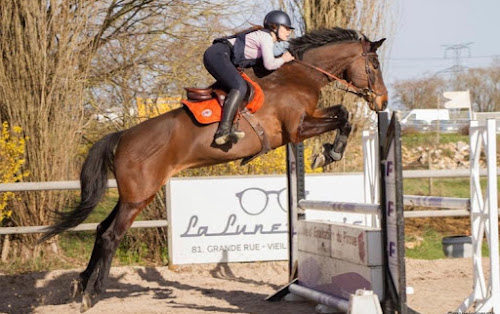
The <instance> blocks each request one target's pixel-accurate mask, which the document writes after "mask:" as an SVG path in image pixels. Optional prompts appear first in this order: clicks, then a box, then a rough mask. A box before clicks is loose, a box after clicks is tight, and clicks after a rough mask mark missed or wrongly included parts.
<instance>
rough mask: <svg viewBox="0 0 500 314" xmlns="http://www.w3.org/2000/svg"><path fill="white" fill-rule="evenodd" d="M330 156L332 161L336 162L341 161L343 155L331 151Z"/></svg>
mask: <svg viewBox="0 0 500 314" xmlns="http://www.w3.org/2000/svg"><path fill="white" fill-rule="evenodd" d="M329 155H330V157H332V159H333V160H334V161H339V160H341V159H342V153H337V152H334V151H333V150H331V151H330V153H329Z"/></svg>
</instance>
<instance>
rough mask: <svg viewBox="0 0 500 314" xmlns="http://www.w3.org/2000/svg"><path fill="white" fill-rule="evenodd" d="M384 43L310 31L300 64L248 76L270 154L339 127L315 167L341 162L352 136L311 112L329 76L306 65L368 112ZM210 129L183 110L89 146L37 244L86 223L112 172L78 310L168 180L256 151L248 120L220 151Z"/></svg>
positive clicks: (332, 110)
mask: <svg viewBox="0 0 500 314" xmlns="http://www.w3.org/2000/svg"><path fill="white" fill-rule="evenodd" d="M383 41H384V39H382V40H380V41H378V42H371V41H369V40H368V39H367V38H366V37H365V36H364V35H363V34H361V33H359V32H356V31H353V30H345V29H340V28H334V29H327V30H319V31H314V32H311V33H309V34H306V35H305V36H302V37H299V38H296V39H294V40H292V41H291V48H290V50H291V52H292V53H293V54H294V56H295V57H296V58H297V59H299V60H301V61H302V62H304V63H306V64H304V63H299V62H290V63H287V64H285V65H283V66H282V67H281V68H279V69H278V70H276V71H274V72H272V73H266V74H267V75H265V76H264V75H262V74H260V73H259V72H258V71H251V70H250V71H248V72H249V73H248V74H249V75H250V76H251V77H252V78H253V79H254V80H255V81H256V82H257V83H258V84H259V85H260V86H261V87H262V89H263V91H264V95H265V103H264V105H263V106H262V108H261V109H260V110H259V111H258V112H256V113H255V114H254V116H255V117H256V118H257V119H258V121H259V122H260V124H261V125H262V126H263V128H264V129H265V132H266V134H267V137H268V140H269V144H270V146H271V148H272V149H274V148H277V147H279V146H282V145H284V144H287V143H289V142H294V143H298V142H301V141H302V140H304V139H306V138H310V137H312V136H316V135H319V134H322V133H324V132H327V131H331V130H335V129H339V130H340V131H339V132H337V138H336V140H335V141H334V143H333V144H327V145H326V146H325V148H327V149H326V150H325V152H324V156H323V157H324V158H323V159H322V161H321V162H320V164H323V163H328V162H332V161H333V160H338V159H340V158H341V157H342V153H343V151H344V149H345V144H346V141H347V136H348V135H349V132H350V130H351V126H350V125H349V123H348V112H347V110H346V109H345V108H344V107H343V106H342V105H336V106H332V107H329V108H325V109H317V108H316V105H317V102H318V98H319V96H320V90H321V88H322V87H324V86H325V85H327V84H328V83H329V82H330V81H331V78H330V77H329V76H328V75H325V74H324V73H322V72H319V71H316V70H315V69H312V68H311V67H310V66H307V65H312V66H316V67H318V68H321V69H323V70H324V71H327V72H328V73H331V74H333V75H336V76H339V77H341V78H343V79H345V80H346V81H348V82H351V84H352V85H353V86H355V88H356V90H357V91H356V93H359V94H360V96H362V97H363V98H365V100H366V101H367V102H368V103H369V106H370V108H371V109H372V110H375V111H378V110H383V109H385V107H386V105H387V101H388V96H387V90H386V87H385V85H384V82H383V79H382V74H381V71H380V68H379V62H378V59H377V54H376V50H377V48H378V47H379V46H380V45H381V44H382V42H383ZM352 85H351V86H352ZM216 127H217V125H216V124H211V125H201V124H199V123H197V122H196V120H194V118H193V116H192V115H191V114H190V112H188V111H187V110H186V109H185V108H184V107H182V108H179V109H176V110H172V111H170V112H167V113H165V114H163V115H160V116H158V117H155V118H153V119H150V120H147V121H145V122H143V123H141V124H139V125H136V126H134V127H132V128H130V129H128V130H125V131H121V132H117V133H113V134H108V135H107V136H105V137H104V138H102V139H101V140H99V141H98V142H97V143H95V145H94V146H93V147H92V148H91V150H90V152H89V155H88V157H87V159H86V160H85V163H84V165H83V168H82V172H81V176H80V182H81V203H80V204H79V205H78V207H76V208H75V209H74V210H73V211H72V212H70V213H67V214H63V215H62V217H61V219H60V220H59V222H58V223H57V224H55V225H53V226H51V227H50V228H49V229H48V230H47V233H46V234H45V235H44V236H43V237H42V240H41V241H44V240H46V239H48V238H50V237H52V236H54V235H56V234H58V233H60V232H62V231H65V230H67V229H69V228H72V227H75V226H77V225H78V224H80V223H81V222H83V221H84V219H85V218H86V217H87V216H88V215H89V214H90V212H91V211H92V210H93V209H94V207H95V206H96V205H97V203H98V202H99V201H100V199H101V197H102V196H103V194H104V192H105V189H106V181H107V174H108V169H111V170H112V172H113V173H114V176H115V178H116V181H117V184H118V191H119V194H120V197H119V201H118V203H117V204H116V206H115V208H114V209H113V211H112V212H111V214H110V215H109V216H108V217H107V218H106V219H105V220H104V221H103V222H101V223H100V224H99V226H98V227H97V234H96V241H95V245H94V249H93V251H92V256H91V258H90V262H89V264H88V267H87V268H86V269H85V271H83V272H82V273H81V274H80V278H79V280H78V282H77V284H76V285H75V286H74V289H75V291H74V292H75V293H77V292H84V296H83V301H82V310H86V309H88V308H89V307H90V306H91V297H90V296H91V294H90V293H89V292H87V291H86V289H87V284H88V281H89V278H90V276H91V275H92V273H93V272H94V271H98V275H97V279H96V281H95V284H94V292H95V295H97V294H99V293H101V292H102V291H103V284H104V280H105V279H106V277H107V276H108V273H109V270H110V265H111V260H112V258H113V255H114V253H115V250H116V248H117V247H118V244H119V242H120V240H121V239H122V238H123V236H124V235H125V232H126V231H127V229H128V228H129V227H130V225H131V224H132V222H133V221H134V219H135V217H136V216H137V215H138V214H139V212H140V211H141V210H142V209H143V208H144V207H145V206H146V205H147V204H148V203H149V202H151V200H152V199H153V197H154V195H155V194H156V192H157V191H158V190H159V189H160V188H161V186H162V185H163V184H165V182H166V181H167V180H168V179H169V178H170V177H172V176H173V175H174V174H176V173H178V172H179V171H181V170H183V169H186V168H190V167H201V166H207V165H214V164H218V163H224V162H228V161H231V160H236V159H239V158H243V157H248V156H253V155H255V154H257V153H259V152H260V150H261V146H262V145H261V142H260V139H259V137H258V136H257V135H256V133H255V132H254V131H253V130H252V128H251V127H250V125H249V124H248V123H247V122H241V123H240V128H242V129H243V131H245V133H246V134H247V136H246V137H245V138H244V139H242V140H240V141H239V142H238V143H237V144H235V145H233V144H231V143H229V144H227V145H226V146H223V147H220V146H217V145H215V144H214V143H213V136H214V133H215V130H216ZM92 296H94V294H92Z"/></svg>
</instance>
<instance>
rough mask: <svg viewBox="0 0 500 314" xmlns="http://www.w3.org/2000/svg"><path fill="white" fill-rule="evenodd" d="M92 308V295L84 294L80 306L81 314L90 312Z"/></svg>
mask: <svg viewBox="0 0 500 314" xmlns="http://www.w3.org/2000/svg"><path fill="white" fill-rule="evenodd" d="M91 307H92V298H91V297H90V294H88V293H84V294H83V298H82V305H81V306H80V313H83V312H86V311H88V310H89V309H90V308H91Z"/></svg>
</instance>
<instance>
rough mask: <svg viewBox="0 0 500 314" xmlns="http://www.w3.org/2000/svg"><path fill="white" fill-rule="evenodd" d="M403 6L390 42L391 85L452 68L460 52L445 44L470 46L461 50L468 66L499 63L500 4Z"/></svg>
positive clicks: (402, 2) (411, 1) (405, 0)
mask: <svg viewBox="0 0 500 314" xmlns="http://www.w3.org/2000/svg"><path fill="white" fill-rule="evenodd" d="M395 1H397V0H395ZM398 6H399V8H398V10H397V11H398V12H399V18H396V21H395V25H396V27H395V34H394V35H392V36H388V38H387V41H386V44H390V50H389V53H388V54H387V56H386V60H385V62H384V65H385V68H384V69H383V73H384V79H385V81H386V84H389V85H391V84H393V83H394V82H396V81H398V80H405V79H412V78H418V77H422V76H429V75H435V74H436V73H442V72H443V71H444V70H446V69H448V68H450V67H452V66H453V65H454V64H455V60H454V56H455V52H454V51H453V50H452V49H448V50H446V49H445V48H446V47H445V45H446V46H448V47H450V46H453V45H464V46H466V47H468V49H462V50H461V53H462V56H463V58H462V63H461V65H462V66H464V67H469V68H471V67H472V68H473V67H487V66H488V65H489V64H491V63H492V61H493V59H494V57H495V56H496V57H499V60H500V35H499V33H498V32H499V31H500V18H499V15H500V0H399V2H398ZM468 43H471V44H470V45H465V44H468ZM445 53H446V55H445ZM469 54H470V57H468V56H469Z"/></svg>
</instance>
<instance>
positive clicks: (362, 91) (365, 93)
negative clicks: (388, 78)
mask: <svg viewBox="0 0 500 314" xmlns="http://www.w3.org/2000/svg"><path fill="white" fill-rule="evenodd" d="M361 46H362V47H363V53H362V54H361V55H360V56H357V57H356V58H354V59H353V60H352V61H351V62H350V63H349V64H348V65H347V66H346V68H347V67H348V66H349V65H351V64H352V63H354V61H356V60H357V59H358V58H364V59H365V73H366V76H367V81H368V88H359V87H357V86H354V85H353V84H352V83H350V82H347V81H346V80H344V79H341V78H339V77H338V76H336V75H334V74H332V73H330V72H328V71H325V70H323V69H321V68H319V67H317V66H314V65H312V64H309V63H307V62H304V61H302V60H298V59H294V61H295V62H297V63H299V64H302V65H305V66H307V67H309V68H311V69H314V70H316V71H319V72H321V73H323V74H324V75H326V76H327V77H329V78H331V79H333V80H334V81H338V82H340V83H342V84H344V85H345V86H346V87H347V89H346V90H345V91H346V92H349V93H352V94H355V95H357V96H359V97H363V98H368V99H375V98H376V97H377V96H382V95H383V94H381V93H376V92H375V91H374V90H373V85H374V82H372V77H374V75H373V72H372V69H371V68H370V63H369V61H368V59H369V56H376V55H377V53H376V52H370V51H369V44H367V42H366V41H362V42H361Z"/></svg>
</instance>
